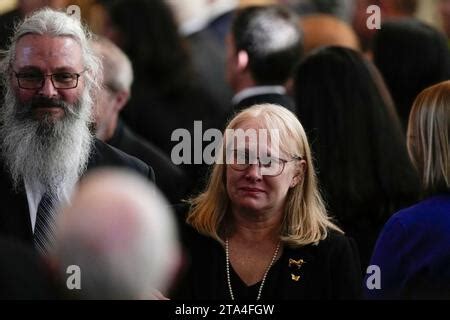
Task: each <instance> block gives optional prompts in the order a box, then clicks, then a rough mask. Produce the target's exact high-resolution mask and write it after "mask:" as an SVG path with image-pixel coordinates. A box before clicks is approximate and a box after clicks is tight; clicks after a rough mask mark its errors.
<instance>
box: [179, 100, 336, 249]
mask: <svg viewBox="0 0 450 320" xmlns="http://www.w3.org/2000/svg"><path fill="white" fill-rule="evenodd" d="M252 119H257V120H260V121H261V124H262V125H264V126H265V127H266V128H267V129H269V130H270V129H278V130H279V134H280V150H281V151H282V152H284V153H286V154H289V155H291V156H298V157H300V156H301V157H302V159H303V160H305V161H306V171H305V174H304V178H303V179H302V180H301V182H300V183H299V184H297V186H295V187H294V188H292V189H290V190H289V192H288V194H287V198H286V205H285V213H284V214H285V216H284V219H283V222H282V228H281V234H280V239H281V240H282V241H284V242H285V243H287V244H290V245H293V246H303V245H307V244H311V243H316V242H318V241H320V240H323V239H325V238H326V237H327V232H328V229H333V230H336V231H339V232H342V231H341V230H340V229H339V228H338V227H337V226H336V225H335V224H333V222H332V221H331V219H330V217H329V216H328V215H327V213H326V209H325V205H324V203H323V200H322V197H321V196H320V193H319V190H318V187H317V181H316V175H315V171H314V166H313V160H312V156H311V150H310V148H309V144H308V140H307V138H306V134H305V131H304V129H303V127H302V125H301V124H300V122H299V121H298V119H297V118H296V116H295V115H294V114H293V113H292V112H290V111H289V110H287V109H285V108H283V107H280V106H277V105H272V104H263V105H256V106H253V107H251V108H248V109H245V110H243V111H242V112H240V113H238V114H237V115H236V116H235V117H234V118H233V119H232V120H231V121H230V122H229V124H228V126H227V128H226V129H236V128H238V127H239V125H240V124H242V123H243V122H246V121H248V120H252ZM224 148H225V147H224V146H223V145H222V147H221V151H222V154H221V155H219V157H223V156H224V155H223V151H224ZM225 170H226V167H225V165H223V164H215V165H214V167H213V170H212V173H211V176H210V179H209V182H208V185H207V187H206V190H205V191H204V192H203V193H201V194H200V195H199V196H197V197H196V198H194V199H192V200H190V204H191V210H190V212H189V214H188V218H187V222H188V223H189V224H190V225H192V226H193V227H194V228H195V229H197V230H198V231H199V232H200V233H202V234H205V235H207V236H210V237H212V238H214V239H216V240H217V241H219V242H221V243H223V239H222V238H221V236H222V235H223V234H222V233H223V231H224V227H225V226H224V224H225V223H226V221H227V217H228V216H227V215H228V214H229V208H230V200H229V197H228V194H227V191H226V187H225V179H226V175H225Z"/></svg>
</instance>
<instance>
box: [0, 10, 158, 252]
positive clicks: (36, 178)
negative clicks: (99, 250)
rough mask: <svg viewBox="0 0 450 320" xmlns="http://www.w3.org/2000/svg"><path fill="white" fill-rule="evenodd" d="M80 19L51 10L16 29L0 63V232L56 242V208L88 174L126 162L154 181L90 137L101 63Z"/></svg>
mask: <svg viewBox="0 0 450 320" xmlns="http://www.w3.org/2000/svg"><path fill="white" fill-rule="evenodd" d="M89 39H90V34H89V32H88V31H87V30H85V29H84V28H83V26H82V25H81V23H80V21H79V20H77V19H76V18H74V17H70V16H68V15H66V14H65V13H63V12H58V11H54V10H51V9H43V10H40V11H37V12H36V13H34V14H33V15H31V16H30V17H28V18H26V19H25V20H24V21H23V22H22V23H21V24H20V25H19V26H18V27H17V28H16V31H15V34H14V36H13V38H12V42H11V45H10V47H9V49H8V50H7V51H6V52H4V58H3V59H2V60H1V62H0V72H1V76H2V80H3V85H4V87H5V96H4V103H3V106H2V107H1V109H0V122H1V124H0V148H1V150H0V156H1V163H0V199H2V200H3V201H2V207H1V209H0V236H4V237H9V238H12V239H13V240H16V241H17V240H19V241H24V242H26V243H28V244H34V246H35V247H36V249H38V251H39V252H41V253H44V254H45V253H46V252H47V251H48V250H49V248H50V247H51V246H52V245H53V243H52V242H53V231H54V218H55V217H54V214H55V212H56V211H57V210H56V208H57V207H59V206H61V205H62V204H65V203H66V202H70V196H71V194H72V192H73V189H74V186H75V184H76V183H77V181H78V180H79V179H80V178H81V177H82V175H83V174H84V173H85V172H86V171H88V170H89V169H91V168H94V167H99V166H120V167H125V168H130V169H132V170H136V171H137V172H139V173H141V174H144V175H146V176H148V177H149V178H150V179H152V178H153V171H152V169H151V168H149V167H148V166H147V165H146V164H144V163H143V162H141V161H139V160H137V159H135V158H133V157H130V156H128V155H126V154H125V153H123V152H120V151H118V150H117V149H114V148H112V147H110V146H108V145H106V144H104V143H102V142H100V141H98V140H96V139H94V137H93V135H92V134H91V132H90V130H89V127H90V124H91V109H92V104H93V96H94V94H95V93H96V92H97V90H98V83H100V82H101V81H100V80H101V64H100V62H99V60H98V58H97V57H96V55H95V54H94V53H93V51H92V50H91V48H90V46H89V42H88V41H89Z"/></svg>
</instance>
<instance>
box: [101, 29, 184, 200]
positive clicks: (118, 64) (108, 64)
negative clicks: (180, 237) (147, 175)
mask: <svg viewBox="0 0 450 320" xmlns="http://www.w3.org/2000/svg"><path fill="white" fill-rule="evenodd" d="M92 46H93V49H94V51H95V52H96V53H97V55H98V56H100V57H101V59H102V64H103V70H104V71H103V85H102V88H101V89H100V92H99V93H98V95H97V99H96V103H95V108H94V110H95V131H96V137H97V138H98V139H100V140H102V141H103V142H106V143H108V144H110V145H112V146H114V147H116V148H117V149H119V150H122V151H124V152H126V153H128V154H130V155H132V156H134V157H136V158H138V159H140V160H142V161H144V162H145V163H147V164H150V163H151V164H152V167H153V169H154V170H155V171H156V172H157V174H158V176H157V179H156V185H157V186H158V188H160V189H161V191H162V192H163V193H164V195H165V196H166V197H167V199H169V201H170V202H171V203H174V204H175V203H178V202H180V200H181V199H182V198H183V197H184V196H185V195H186V191H187V190H186V184H187V181H186V179H187V178H186V175H185V173H184V171H183V170H182V169H181V168H180V167H177V166H176V165H174V164H173V163H172V161H171V159H170V158H169V157H168V156H167V155H166V154H165V153H164V152H163V151H162V150H160V149H159V148H158V147H156V146H155V145H154V144H152V143H151V142H149V141H146V140H144V138H142V137H140V136H138V135H137V134H136V133H134V132H133V131H132V129H131V128H129V127H128V126H127V125H126V124H125V123H124V122H123V121H122V120H121V119H120V118H119V113H120V111H121V110H122V109H123V107H124V106H125V105H126V104H127V102H128V100H129V98H130V95H131V85H132V83H133V68H132V65H131V62H130V60H129V59H128V57H127V56H126V55H125V53H124V52H123V51H122V50H121V49H120V48H119V47H117V46H116V45H115V44H114V43H112V42H111V41H109V40H108V39H106V38H100V37H99V38H96V39H95V40H94V41H92Z"/></svg>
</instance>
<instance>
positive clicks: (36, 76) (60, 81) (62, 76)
mask: <svg viewBox="0 0 450 320" xmlns="http://www.w3.org/2000/svg"><path fill="white" fill-rule="evenodd" d="M85 71H86V70H83V71H81V72H80V73H70V72H59V73H53V74H41V73H38V72H14V74H15V75H16V78H17V84H18V85H19V88H21V89H29V90H38V89H42V87H43V86H44V83H45V78H47V77H50V79H51V81H52V84H53V87H54V88H55V89H73V88H76V87H77V86H78V78H80V76H81V74H82V73H83V72H85Z"/></svg>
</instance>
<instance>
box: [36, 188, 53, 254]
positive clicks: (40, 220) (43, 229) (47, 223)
mask: <svg viewBox="0 0 450 320" xmlns="http://www.w3.org/2000/svg"><path fill="white" fill-rule="evenodd" d="M55 201H56V199H54V197H52V196H51V195H50V194H48V193H44V195H43V196H42V199H41V201H40V202H39V206H38V210H37V214H36V224H35V226H34V246H35V248H36V249H37V250H38V251H39V252H40V253H41V254H43V255H46V254H47V252H48V251H49V250H50V248H51V247H52V246H53V244H54V234H55V212H54V209H55Z"/></svg>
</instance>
